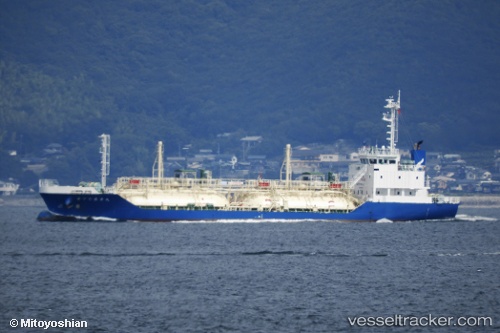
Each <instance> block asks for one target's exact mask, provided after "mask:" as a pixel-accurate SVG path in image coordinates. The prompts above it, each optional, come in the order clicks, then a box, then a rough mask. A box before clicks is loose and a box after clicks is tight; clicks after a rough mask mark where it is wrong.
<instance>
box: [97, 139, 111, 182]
mask: <svg viewBox="0 0 500 333" xmlns="http://www.w3.org/2000/svg"><path fill="white" fill-rule="evenodd" d="M99 137H100V138H101V149H100V153H101V186H102V187H103V188H105V187H106V176H109V168H110V148H111V137H110V136H109V134H102V135H100V136H99Z"/></svg>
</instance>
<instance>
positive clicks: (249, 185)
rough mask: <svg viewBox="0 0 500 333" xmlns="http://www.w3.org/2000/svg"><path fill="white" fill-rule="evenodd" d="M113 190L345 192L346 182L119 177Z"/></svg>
mask: <svg viewBox="0 0 500 333" xmlns="http://www.w3.org/2000/svg"><path fill="white" fill-rule="evenodd" d="M115 188H116V189H117V190H119V191H120V190H127V189H144V190H146V189H159V190H166V189H173V188H189V189H191V188H193V189H207V190H240V189H241V190H250V189H253V190H262V191H266V190H300V191H320V190H323V191H324V190H337V191H339V190H346V189H348V183H346V182H328V181H315V180H312V181H304V180H292V181H289V182H288V183H287V182H286V181H284V180H267V179H205V178H162V179H159V178H151V177H121V178H118V180H117V182H116V184H115Z"/></svg>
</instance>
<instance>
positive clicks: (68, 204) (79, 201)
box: [41, 193, 458, 221]
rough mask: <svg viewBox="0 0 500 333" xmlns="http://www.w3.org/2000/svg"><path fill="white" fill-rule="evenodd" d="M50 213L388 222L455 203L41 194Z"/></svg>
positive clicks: (432, 215)
mask: <svg viewBox="0 0 500 333" xmlns="http://www.w3.org/2000/svg"><path fill="white" fill-rule="evenodd" d="M41 196H42V198H43V200H44V201H45V203H46V205H47V208H48V209H49V211H50V212H51V213H53V214H56V215H58V216H59V219H60V217H61V216H63V217H68V219H74V218H75V217H78V218H83V219H87V218H88V219H92V218H101V219H102V218H104V219H112V220H118V221H201V220H207V221H212V220H251V219H261V220H273V219H274V220H318V221H324V220H335V221H377V220H380V219H384V218H385V219H389V220H391V221H412V220H434V219H447V218H454V217H455V215H456V213H457V210H458V204H456V203H429V204H422V203H387V202H385V203H376V202H365V203H363V204H362V205H360V206H359V207H357V208H356V209H355V210H353V211H350V212H287V211H248V210H246V211H243V210H242V211H235V210H231V211H228V210H215V209H203V210H187V209H179V210H162V209H144V208H140V207H137V206H135V205H133V204H131V203H130V202H128V201H126V200H125V199H123V198H122V197H120V196H119V195H116V194H95V195H92V194H89V195H76V194H75V195H73V194H47V193H41Z"/></svg>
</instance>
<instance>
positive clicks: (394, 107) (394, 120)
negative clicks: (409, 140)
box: [382, 90, 401, 152]
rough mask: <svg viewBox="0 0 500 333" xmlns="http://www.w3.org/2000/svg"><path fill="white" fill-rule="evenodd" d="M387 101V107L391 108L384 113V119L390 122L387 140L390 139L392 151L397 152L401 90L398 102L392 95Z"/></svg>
mask: <svg viewBox="0 0 500 333" xmlns="http://www.w3.org/2000/svg"><path fill="white" fill-rule="evenodd" d="M386 101H387V105H386V106H385V108H386V109H389V110H388V111H387V112H386V113H384V116H383V117H382V119H383V120H385V121H387V122H388V124H387V127H388V128H389V131H388V132H387V134H388V135H389V136H388V137H387V141H389V149H390V151H391V152H395V150H396V143H397V142H398V116H399V112H400V107H401V90H399V91H398V100H397V101H396V102H395V101H394V98H393V97H392V96H391V97H389V98H388V99H386Z"/></svg>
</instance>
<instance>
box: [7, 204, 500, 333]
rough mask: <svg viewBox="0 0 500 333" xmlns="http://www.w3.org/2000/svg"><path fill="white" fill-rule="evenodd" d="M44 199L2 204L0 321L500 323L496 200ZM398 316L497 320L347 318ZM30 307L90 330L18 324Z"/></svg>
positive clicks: (330, 326) (184, 328)
mask: <svg viewBox="0 0 500 333" xmlns="http://www.w3.org/2000/svg"><path fill="white" fill-rule="evenodd" d="M42 209H43V207H14V206H3V207H0V310H1V311H0V313H1V317H0V332H7V331H12V332H16V331H17V332H287V333H290V332H311V333H313V332H314V333H318V332H387V331H389V330H390V331H398V332H407V331H410V332H429V331H436V332H449V331H453V332H455V331H458V332H493V331H497V332H498V331H500V221H499V219H500V209H499V208H481V209H462V208H461V209H460V211H459V214H460V215H459V216H458V218H457V219H456V220H453V221H441V222H437V221H427V222H407V223H336V222H267V223H266V222H260V223H249V222H247V223H206V222H205V223H133V222H125V223H118V222H37V221H36V220H35V219H36V216H37V214H38V213H39V212H40V211H41V210H42ZM396 315H401V316H408V317H412V316H414V317H422V316H426V317H428V316H434V317H440V316H446V317H454V318H458V317H471V316H476V317H477V316H481V317H490V318H491V320H492V325H486V326H479V327H465V328H460V327H456V326H453V324H452V325H451V326H450V325H447V326H443V327H435V326H426V327H416V326H410V325H408V323H407V325H405V326H403V327H376V326H373V325H370V326H368V325H364V326H352V327H351V326H350V324H349V320H348V318H354V317H361V316H364V317H370V316H371V317H390V316H392V317H394V316H396ZM27 318H33V319H37V320H45V321H49V320H56V321H59V320H64V319H69V320H71V319H74V320H85V321H86V322H87V323H88V328H86V329H77V328H49V329H48V330H44V329H42V328H36V329H34V328H32V329H26V328H23V329H21V328H19V327H18V328H15V329H14V328H10V325H9V321H10V320H11V319H17V320H21V319H27ZM360 323H362V322H360ZM423 323H424V324H425V322H423Z"/></svg>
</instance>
